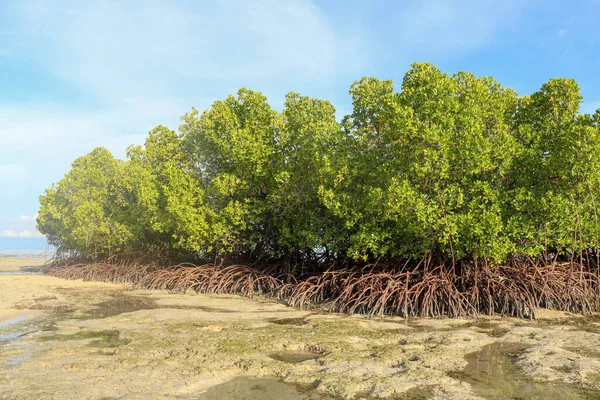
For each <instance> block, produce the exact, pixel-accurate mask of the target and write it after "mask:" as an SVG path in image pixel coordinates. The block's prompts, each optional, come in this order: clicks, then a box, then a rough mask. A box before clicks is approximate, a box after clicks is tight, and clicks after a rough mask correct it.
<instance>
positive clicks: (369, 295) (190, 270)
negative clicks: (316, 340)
mask: <svg viewBox="0 0 600 400" xmlns="http://www.w3.org/2000/svg"><path fill="white" fill-rule="evenodd" d="M457 269H458V266H456V267H448V266H444V265H440V266H436V267H430V266H427V265H424V264H423V263H419V264H417V265H412V266H411V265H409V264H408V263H406V264H404V265H403V266H399V267H392V266H377V265H369V266H367V267H364V268H340V269H330V270H327V271H325V272H323V273H321V274H317V275H313V276H308V277H305V278H302V279H296V278H294V277H293V276H289V275H284V274H283V273H281V270H282V269H277V268H270V269H269V270H262V269H259V268H255V267H251V266H246V265H230V266H225V267H223V266H217V265H212V264H207V265H201V266H196V265H193V264H178V265H173V266H168V267H159V266H157V265H153V264H146V265H137V264H130V263H116V262H111V263H80V262H74V261H72V260H58V261H54V262H53V263H50V264H49V265H47V266H46V267H45V268H44V269H43V272H44V273H46V274H49V275H53V276H56V277H60V278H66V279H83V280H88V281H89V280H94V281H104V282H118V283H131V284H133V285H134V286H135V287H138V288H145V289H164V290H169V291H181V292H183V291H188V290H192V291H195V292H197V293H221V294H240V295H244V296H253V295H262V296H266V297H270V298H273V299H276V300H278V301H281V302H284V303H286V304H289V305H291V306H294V307H301V308H310V307H321V308H325V309H328V310H331V311H336V312H344V313H361V314H369V315H379V316H381V315H399V316H403V317H410V316H420V317H434V316H449V317H459V316H477V315H480V314H490V315H491V314H500V315H507V316H514V317H520V318H535V311H536V309H537V308H548V309H554V310H561V311H569V312H576V313H584V314H585V313H590V312H595V311H598V309H599V307H598V305H599V303H600V302H599V299H600V297H599V293H598V289H599V285H598V275H597V273H596V272H595V271H594V270H593V267H589V266H583V265H578V264H576V263H574V262H567V263H556V262H554V263H543V262H540V261H537V262H534V261H531V260H527V261H524V262H513V263H512V264H511V265H506V266H490V265H487V264H484V265H477V264H469V265H461V266H460V271H457Z"/></svg>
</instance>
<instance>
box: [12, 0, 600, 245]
mask: <svg viewBox="0 0 600 400" xmlns="http://www.w3.org/2000/svg"><path fill="white" fill-rule="evenodd" d="M415 61H432V62H434V63H435V64H437V65H438V67H440V68H441V69H443V70H444V71H447V72H455V71H457V70H468V71H471V72H474V73H476V74H477V75H489V76H493V77H495V78H496V79H498V80H499V81H500V83H501V84H503V85H504V86H508V87H512V88H514V89H516V90H517V91H518V92H519V93H520V94H529V93H531V92H533V91H535V90H537V89H538V88H539V87H540V86H541V85H542V84H543V83H544V82H546V81H547V80H548V79H549V78H552V77H571V78H575V79H576V80H577V81H578V82H579V84H580V85H581V89H582V94H583V97H584V99H585V102H584V104H582V110H583V111H585V112H593V111H594V110H595V109H596V108H600V73H599V72H600V0H570V1H564V0H545V1H542V0H531V1H517V0H498V1H496V0H487V1H486V0H479V1H477V0H455V1H451V0H447V1H442V0H424V1H383V0H371V1H359V0H350V1H333V0H329V1H325V0H323V1H311V0H272V1H271V0H264V1H223V2H214V1H189V2H188V1H152V0H146V1H135V0H129V1H118V2H117V1H115V2H111V1H108V0H102V1H95V0H85V1H75V0H73V1H60V0H48V1H42V0H36V1H28V0H20V1H13V0H0V188H1V189H0V240H1V238H5V240H8V239H6V238H9V237H11V238H14V237H16V238H19V237H20V238H31V237H35V236H37V235H39V233H37V231H36V230H35V221H34V216H35V214H36V212H37V208H38V196H39V195H40V194H41V193H42V192H43V190H44V189H45V188H47V187H48V186H49V185H50V184H51V183H52V182H55V181H57V180H59V179H60V178H61V177H62V176H63V174H64V173H66V172H67V171H68V169H69V167H70V163H71V162H72V161H73V159H74V158H76V157H77V156H80V155H83V154H85V153H87V152H89V151H91V150H92V149H93V148H94V147H96V146H105V147H107V148H108V149H110V150H111V151H113V153H114V154H115V155H117V156H120V157H122V156H123V155H124V150H125V148H126V147H127V145H129V144H132V143H135V144H140V143H142V142H143V140H144V137H145V134H146V133H147V132H148V131H149V130H150V129H151V128H153V127H154V126H156V125H158V124H164V125H167V126H169V127H171V128H172V129H177V127H178V125H179V117H180V116H181V115H183V114H184V113H185V112H186V111H188V110H189V109H190V108H191V107H192V106H195V107H197V108H199V109H204V108H207V107H208V106H210V104H211V103H212V102H213V101H214V100H217V99H222V98H224V97H225V96H227V95H228V94H230V93H234V92H236V91H237V89H238V88H240V87H242V86H246V87H249V88H251V89H254V90H260V91H262V92H263V93H264V94H265V95H267V96H268V98H269V100H270V102H271V104H272V105H273V106H274V107H275V108H276V109H280V108H281V106H282V103H283V99H284V96H285V94H286V93H287V92H289V91H296V92H300V93H302V94H304V95H309V96H314V97H319V98H324V99H328V100H330V101H332V102H333V104H334V105H335V106H336V108H337V109H338V114H339V115H340V116H341V115H343V114H345V113H346V112H348V111H349V110H350V100H349V97H348V94H347V92H348V88H349V86H350V85H351V84H352V82H353V81H354V80H357V79H359V78H361V77H362V76H375V77H378V78H386V79H393V80H394V81H395V82H397V86H399V85H400V82H401V80H402V77H403V75H404V73H405V72H406V70H407V69H408V68H409V65H410V63H412V62H415ZM14 240H15V239H11V242H13V243H14ZM27 240H29V239H27Z"/></svg>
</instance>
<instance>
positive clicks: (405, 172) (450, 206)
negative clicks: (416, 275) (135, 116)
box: [38, 63, 600, 263]
mask: <svg viewBox="0 0 600 400" xmlns="http://www.w3.org/2000/svg"><path fill="white" fill-rule="evenodd" d="M350 95H351V97H352V103H353V110H352V113H351V114H350V115H348V116H346V117H344V118H343V120H342V121H341V122H338V121H337V120H336V117H335V109H334V107H333V106H332V105H331V104H330V103H329V102H327V101H324V100H319V99H313V98H309V97H304V96H301V95H299V94H297V93H290V94H288V96H287V97H286V102H285V106H284V108H283V110H282V111H281V112H277V111H275V110H273V109H272V108H271V107H270V106H269V104H268V103H267V99H266V98H265V97H264V96H263V95H262V94H260V93H258V92H254V91H251V90H248V89H241V90H240V91H239V92H238V94H237V96H229V97H228V98H226V99H225V100H222V101H217V102H215V103H214V104H213V105H212V106H211V108H210V109H208V110H206V111H204V112H203V113H200V112H199V111H198V110H196V109H193V110H192V111H191V112H189V113H188V114H186V115H185V116H184V117H183V118H182V120H183V124H182V125H181V127H180V133H179V134H177V133H175V132H173V131H170V130H168V129H167V128H165V127H157V128H156V129H154V130H153V131H151V132H150V134H149V137H148V139H147V141H146V143H145V145H144V146H138V147H131V148H130V149H129V150H128V158H129V159H128V160H127V161H125V162H122V161H118V160H115V159H113V158H112V156H111V155H110V153H108V152H107V151H106V150H103V149H96V150H94V152H92V153H90V154H89V155H87V156H84V157H82V158H80V159H78V160H76V161H75V163H74V164H73V169H72V170H71V171H70V172H69V173H68V174H67V175H66V176H65V178H64V179H63V180H61V181H60V182H59V183H58V184H56V185H55V186H53V187H51V188H50V189H48V190H47V191H46V194H45V195H44V196H42V197H41V208H40V216H39V220H38V225H39V229H40V231H41V232H42V233H44V234H46V235H47V236H48V238H49V240H50V242H51V243H53V244H55V245H57V246H59V248H60V249H63V250H67V251H74V252H77V253H79V254H82V255H85V256H95V255H97V254H100V253H103V254H109V253H114V252H124V251H130V250H134V251H138V250H143V249H148V248H151V247H166V248H169V249H182V250H185V251H189V252H193V253H195V254H197V255H198V257H214V256H215V255H216V256H221V257H222V256H229V257H233V258H236V259H241V260H244V261H255V260H259V259H265V258H277V259H286V260H288V261H291V262H297V261H303V260H304V259H311V260H315V259H316V257H317V254H316V253H325V254H327V255H328V257H329V259H332V258H333V259H335V258H337V259H340V258H343V257H350V258H352V259H363V260H373V259H375V258H379V257H384V258H386V257H387V258H390V257H400V258H405V259H407V258H413V259H422V258H424V257H429V256H431V257H435V258H436V259H437V260H439V261H441V262H448V263H450V262H455V261H458V260H467V261H468V260H476V259H481V258H485V259H486V260H488V261H491V262H494V263H502V262H504V261H506V260H507V259H508V258H509V257H510V256H513V255H531V256H535V255H538V254H540V252H542V251H545V250H550V251H554V252H575V253H582V252H583V251H584V250H586V249H597V248H598V247H599V246H598V241H599V236H600V232H599V226H598V219H599V215H598V207H600V205H599V204H598V202H599V200H600V193H599V191H600V182H599V179H600V178H599V177H600V148H599V143H600V110H598V111H597V112H596V113H595V114H594V115H592V116H590V115H582V114H580V113H579V103H580V102H581V96H580V93H579V87H578V86H577V84H576V83H575V82H574V81H572V80H568V79H552V80H550V81H549V82H548V83H546V84H544V85H543V86H542V88H541V90H540V91H538V92H536V93H534V94H532V95H531V96H524V97H519V96H518V95H517V93H515V92H514V91H513V90H511V89H506V88H503V87H502V86H500V84H499V83H498V82H496V81H495V80H494V79H492V78H488V77H476V76H475V75H473V74H471V73H467V72H458V73H456V74H454V75H448V74H446V73H443V72H441V71H440V70H438V69H437V68H436V67H435V66H434V65H432V64H429V63H417V64H413V66H412V68H411V70H410V71H408V72H407V73H406V75H405V77H404V80H403V82H402V86H401V90H400V91H397V90H396V89H395V88H394V85H393V83H392V82H391V81H387V80H378V79H375V78H363V79H361V80H359V81H357V82H355V83H354V84H353V85H352V87H351V88H350Z"/></svg>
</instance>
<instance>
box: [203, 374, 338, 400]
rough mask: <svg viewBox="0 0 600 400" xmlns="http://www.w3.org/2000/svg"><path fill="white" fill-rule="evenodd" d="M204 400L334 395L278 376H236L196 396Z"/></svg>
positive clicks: (300, 398)
mask: <svg viewBox="0 0 600 400" xmlns="http://www.w3.org/2000/svg"><path fill="white" fill-rule="evenodd" d="M193 398H195V399H202V400H223V399H230V400H242V399H243V400H267V399H281V400H313V399H315V400H316V399H330V400H333V399H334V397H331V396H327V395H324V394H321V393H317V392H316V391H314V389H312V388H310V387H309V388H301V387H299V386H296V385H292V384H289V383H284V382H281V381H280V380H278V379H276V378H254V377H236V378H233V379H232V380H230V381H228V382H225V383H222V384H220V385H216V386H213V387H211V388H209V389H208V390H207V391H206V392H205V393H202V394H200V395H198V396H194V397H193Z"/></svg>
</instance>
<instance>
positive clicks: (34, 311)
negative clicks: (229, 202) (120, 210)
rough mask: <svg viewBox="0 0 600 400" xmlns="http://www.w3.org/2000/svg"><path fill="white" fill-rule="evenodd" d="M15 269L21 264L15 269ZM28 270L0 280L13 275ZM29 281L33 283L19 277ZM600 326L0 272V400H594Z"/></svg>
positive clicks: (579, 320)
mask: <svg viewBox="0 0 600 400" xmlns="http://www.w3.org/2000/svg"><path fill="white" fill-rule="evenodd" d="M17 264H21V265H17ZM30 264H31V262H29V261H18V262H13V265H11V266H3V264H2V261H0V272H1V271H5V272H6V271H8V270H10V271H12V272H13V273H15V272H16V273H19V272H23V269H22V268H20V267H22V266H25V265H30ZM27 271H31V270H26V271H25V272H27ZM598 393H600V318H598V317H594V316H589V317H578V316H573V315H569V314H567V313H559V312H551V311H545V312H544V311H543V310H542V311H541V312H540V319H539V320H538V321H533V322H532V321H523V320H516V319H503V318H497V317H494V318H485V319H483V318H482V319H478V320H457V319H415V320H404V319H401V318H381V319H375V318H367V317H364V316H349V315H340V314H328V313H324V312H318V311H314V310H297V309H293V308H289V307H286V306H284V305H281V304H276V303H273V302H271V301H267V300H264V299H260V298H254V299H247V298H243V297H238V296H224V295H218V296H217V295H215V296H207V295H197V294H194V293H187V294H181V293H167V292H161V291H146V290H132V289H131V288H130V287H129V286H127V285H114V284H106V283H91V282H81V281H65V280H61V279H57V278H53V277H48V276H40V275H36V274H16V275H15V274H5V273H0V398H6V399H32V398H35V399H86V398H88V399H149V398H158V399H160V398H164V399H261V400H265V399H337V398H344V399H358V398H364V399H376V398H383V399H388V398H389V399H396V398H397V399H429V398H432V399H481V398H487V399H507V398H508V399H510V398H515V399H516V398H523V399H535V398H540V399H542V398H543V399H553V398H556V399H594V398H600V394H598Z"/></svg>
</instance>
